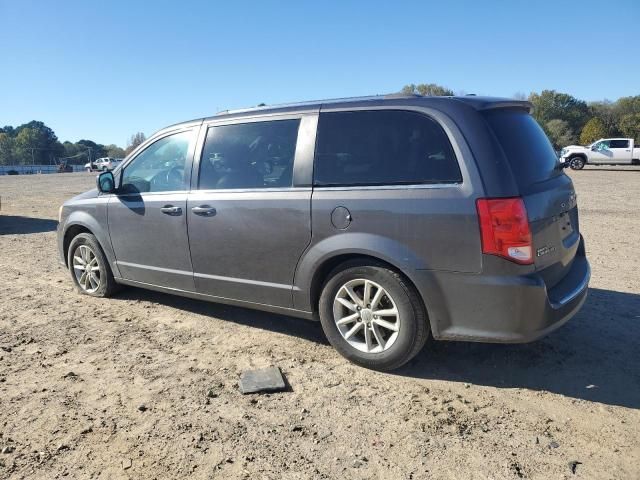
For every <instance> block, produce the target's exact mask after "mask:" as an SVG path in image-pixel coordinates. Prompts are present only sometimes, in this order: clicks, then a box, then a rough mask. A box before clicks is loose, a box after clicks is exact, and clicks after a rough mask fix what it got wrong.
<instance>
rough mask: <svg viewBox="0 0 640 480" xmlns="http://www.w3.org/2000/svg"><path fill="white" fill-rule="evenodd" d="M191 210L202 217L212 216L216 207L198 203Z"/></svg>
mask: <svg viewBox="0 0 640 480" xmlns="http://www.w3.org/2000/svg"><path fill="white" fill-rule="evenodd" d="M191 211H192V212H193V213H195V214H196V215H201V216H203V217H213V216H214V215H215V214H216V209H215V208H213V207H211V206H210V205H200V206H199V207H193V208H192V209H191Z"/></svg>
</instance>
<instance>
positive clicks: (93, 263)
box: [73, 245, 100, 293]
mask: <svg viewBox="0 0 640 480" xmlns="http://www.w3.org/2000/svg"><path fill="white" fill-rule="evenodd" d="M73 273H74V275H75V276H76V280H77V281H78V285H80V288H81V289H82V290H84V291H85V292H87V293H94V292H95V291H96V290H98V288H99V287H100V264H99V263H98V257H97V256H96V254H95V253H94V252H93V250H91V248H90V247H89V246H88V245H79V246H78V248H76V250H75V252H73Z"/></svg>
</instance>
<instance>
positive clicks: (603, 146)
mask: <svg viewBox="0 0 640 480" xmlns="http://www.w3.org/2000/svg"><path fill="white" fill-rule="evenodd" d="M596 150H609V140H603V141H601V142H598V143H596Z"/></svg>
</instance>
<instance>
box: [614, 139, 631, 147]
mask: <svg viewBox="0 0 640 480" xmlns="http://www.w3.org/2000/svg"><path fill="white" fill-rule="evenodd" d="M609 148H629V140H611V142H610V143H609Z"/></svg>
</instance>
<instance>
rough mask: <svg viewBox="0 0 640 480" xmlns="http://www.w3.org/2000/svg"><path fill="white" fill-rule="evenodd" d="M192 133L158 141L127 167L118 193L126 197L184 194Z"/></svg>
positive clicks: (178, 134)
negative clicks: (126, 193) (129, 194)
mask: <svg viewBox="0 0 640 480" xmlns="http://www.w3.org/2000/svg"><path fill="white" fill-rule="evenodd" d="M192 136H193V134H192V132H190V131H189V132H182V133H176V134H175V135H169V136H167V137H164V138H161V139H160V140H158V141H156V142H154V143H152V144H151V145H149V146H148V147H147V148H145V149H144V150H143V151H142V152H141V153H140V154H138V155H137V156H136V158H134V159H133V161H132V162H131V163H130V164H129V165H127V167H126V168H125V169H124V173H123V175H122V190H123V191H125V192H130V193H138V192H141V193H142V192H168V191H175V190H185V189H186V181H187V176H186V174H185V173H186V172H185V163H186V161H187V153H188V152H189V143H190V142H191V138H192Z"/></svg>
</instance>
